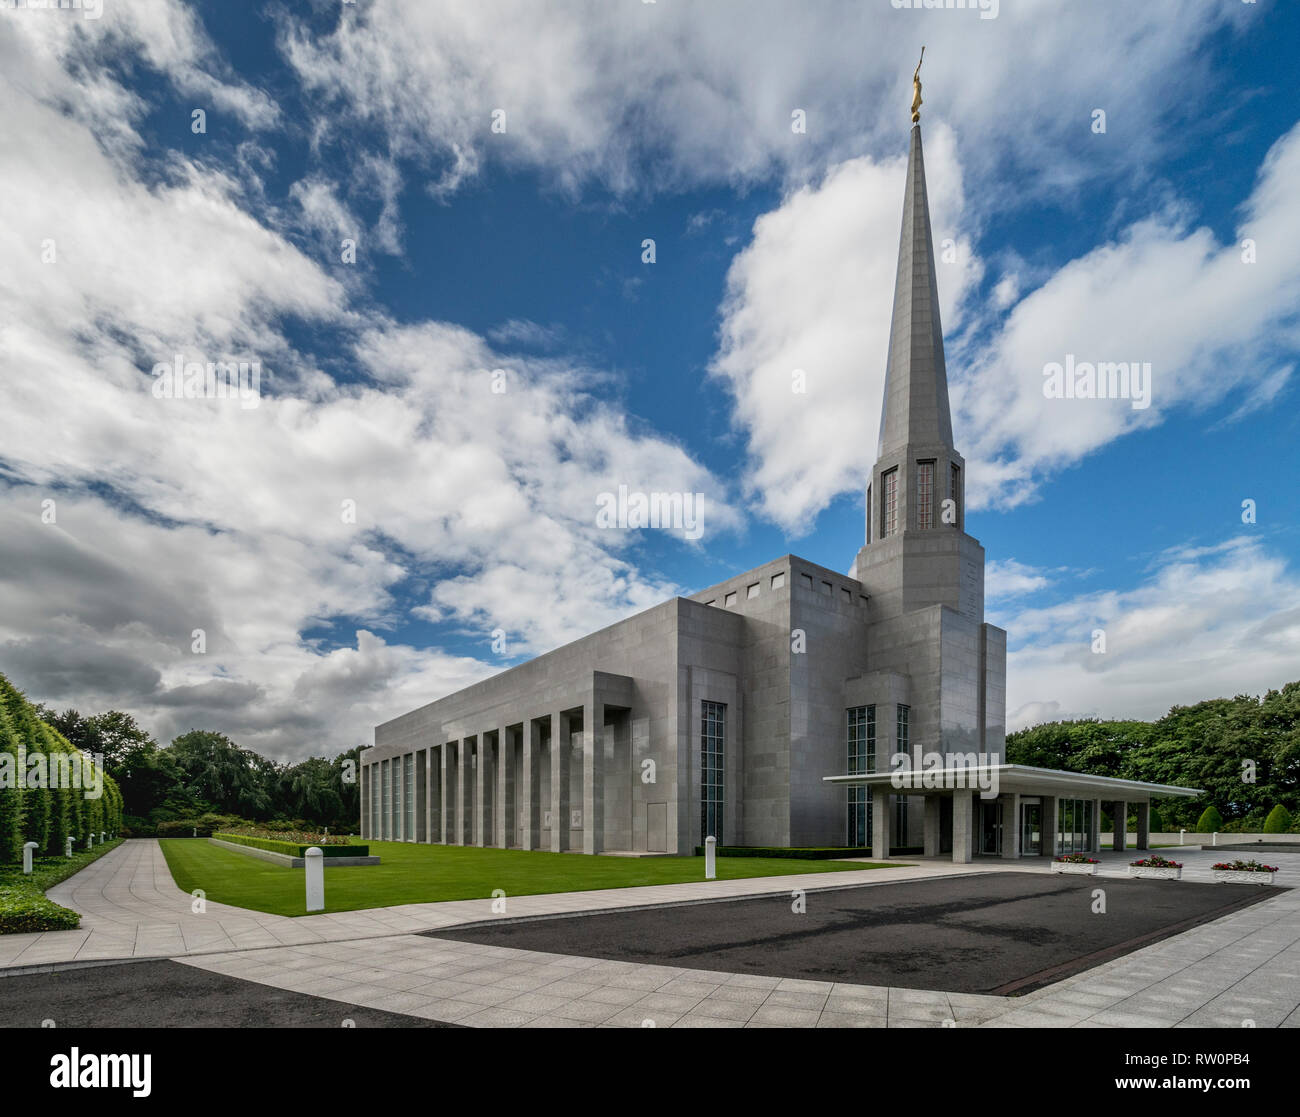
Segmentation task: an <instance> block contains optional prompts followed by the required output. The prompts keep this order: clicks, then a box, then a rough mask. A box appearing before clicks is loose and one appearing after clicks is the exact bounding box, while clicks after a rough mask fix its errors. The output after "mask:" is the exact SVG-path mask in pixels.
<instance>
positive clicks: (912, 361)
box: [852, 62, 984, 618]
mask: <svg viewBox="0 0 1300 1117" xmlns="http://www.w3.org/2000/svg"><path fill="white" fill-rule="evenodd" d="M920 73H921V65H920V63H919V62H918V63H917V67H916V73H914V74H913V75H912V133H911V148H910V150H909V152H908V157H907V182H906V184H905V187H904V191H903V228H902V233H901V235H900V236H899V240H898V272H897V274H896V276H895V279H894V307H893V318H892V320H891V322H890V326H889V350H888V352H887V353H886V355H885V391H884V399H883V401H882V404H881V409H880V432H879V438H878V441H877V444H876V464H875V465H874V466H873V467H872V470H871V481H870V483H869V484H868V485H867V493H866V497H867V500H866V513H867V516H866V519H867V523H866V529H867V530H866V543H865V546H863V548H862V549H861V550H860V551H859V552H858V556H857V559H856V560H855V561H854V563H853V568H852V569H853V571H854V575H853V576H854V577H856V578H858V579H859V580H860V581H862V582H863V584H864V585H865V586H867V587H868V589H869V592H871V593H872V594H873V595H874V607H875V609H876V615H877V616H878V617H885V616H888V615H890V614H891V613H894V612H898V611H902V612H908V611H911V610H914V609H920V608H926V607H928V606H929V605H934V604H944V605H949V606H951V607H952V608H954V609H957V610H958V611H959V612H962V613H965V614H966V615H967V616H971V617H980V618H982V617H983V614H984V600H983V585H984V567H983V562H984V557H983V549H982V548H981V547H980V546H979V543H978V542H977V541H976V540H974V539H971V537H970V536H968V535H967V534H966V533H965V503H966V501H965V468H966V462H965V460H964V459H963V458H962V456H961V455H960V454H959V453H957V451H956V449H955V448H954V447H953V443H952V416H951V414H950V412H949V409H948V370H947V368H946V366H945V364H944V359H943V325H942V323H941V322H940V321H939V280H938V274H937V269H936V267H935V259H934V242H933V239H932V237H931V233H930V201H929V198H928V196H927V193H926V188H925V157H924V154H923V153H922V150H921V125H920V115H921V113H920V110H921V77H920Z"/></svg>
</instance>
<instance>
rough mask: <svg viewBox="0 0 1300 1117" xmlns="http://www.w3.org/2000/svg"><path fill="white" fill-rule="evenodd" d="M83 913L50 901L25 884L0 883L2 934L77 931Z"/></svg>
mask: <svg viewBox="0 0 1300 1117" xmlns="http://www.w3.org/2000/svg"><path fill="white" fill-rule="evenodd" d="M79 926H81V916H79V915H78V914H77V913H76V912H75V911H70V910H69V909H67V908H65V907H60V906H59V905H58V904H56V903H55V902H54V901H53V900H47V899H46V898H45V894H44V893H43V892H41V891H40V889H38V888H35V887H33V886H32V885H26V884H0V935H23V934H31V933H33V932H35V931H75V930H76V929H77V928H78V927H79Z"/></svg>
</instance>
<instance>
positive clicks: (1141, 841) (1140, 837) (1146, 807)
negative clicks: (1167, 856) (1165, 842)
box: [1136, 799, 1151, 849]
mask: <svg viewBox="0 0 1300 1117" xmlns="http://www.w3.org/2000/svg"><path fill="white" fill-rule="evenodd" d="M1136 809H1137V848H1138V849H1150V848H1151V801H1150V800H1149V799H1148V800H1147V801H1146V802H1145V803H1139V804H1138V805H1137V808H1136Z"/></svg>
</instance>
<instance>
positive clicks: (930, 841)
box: [925, 795, 940, 857]
mask: <svg viewBox="0 0 1300 1117" xmlns="http://www.w3.org/2000/svg"><path fill="white" fill-rule="evenodd" d="M939 811H940V799H939V796H937V795H927V796H926V797H925V855H926V857H938V856H939Z"/></svg>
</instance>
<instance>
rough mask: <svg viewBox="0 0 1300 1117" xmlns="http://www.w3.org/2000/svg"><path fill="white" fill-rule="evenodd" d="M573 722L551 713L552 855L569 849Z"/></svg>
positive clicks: (558, 713)
mask: <svg viewBox="0 0 1300 1117" xmlns="http://www.w3.org/2000/svg"><path fill="white" fill-rule="evenodd" d="M572 747H573V738H572V737H571V736H570V734H569V719H568V718H567V717H565V715H564V714H563V713H562V712H561V711H559V710H557V711H555V713H553V714H551V852H552V853H561V852H563V851H564V850H566V849H568V848H569V749H570V748H572Z"/></svg>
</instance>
